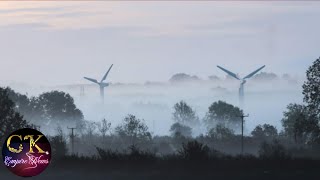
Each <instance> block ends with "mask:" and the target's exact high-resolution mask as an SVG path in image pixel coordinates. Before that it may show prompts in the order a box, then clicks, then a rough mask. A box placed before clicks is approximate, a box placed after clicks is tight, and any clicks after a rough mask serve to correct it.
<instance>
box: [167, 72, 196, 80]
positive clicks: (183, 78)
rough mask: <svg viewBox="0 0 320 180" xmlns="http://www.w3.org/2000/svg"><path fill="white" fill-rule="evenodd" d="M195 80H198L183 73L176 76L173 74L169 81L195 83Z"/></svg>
mask: <svg viewBox="0 0 320 180" xmlns="http://www.w3.org/2000/svg"><path fill="white" fill-rule="evenodd" d="M197 80H200V78H199V77H197V76H190V75H189V74H185V73H177V74H174V75H173V76H172V77H171V78H170V80H169V81H170V82H187V81H197Z"/></svg>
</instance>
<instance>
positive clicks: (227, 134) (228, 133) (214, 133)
mask: <svg viewBox="0 0 320 180" xmlns="http://www.w3.org/2000/svg"><path fill="white" fill-rule="evenodd" d="M208 135H209V136H210V137H211V138H214V139H220V140H222V139H231V138H232V137H234V136H235V134H234V131H233V130H232V129H229V128H227V127H225V126H223V125H222V124H217V125H216V127H214V128H211V129H210V130H209V132H208Z"/></svg>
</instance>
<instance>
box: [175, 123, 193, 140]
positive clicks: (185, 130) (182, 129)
mask: <svg viewBox="0 0 320 180" xmlns="http://www.w3.org/2000/svg"><path fill="white" fill-rule="evenodd" d="M170 132H171V134H172V136H176V135H182V136H185V137H191V135H192V129H191V128H190V127H189V126H185V125H182V124H180V123H174V124H172V126H171V127H170Z"/></svg>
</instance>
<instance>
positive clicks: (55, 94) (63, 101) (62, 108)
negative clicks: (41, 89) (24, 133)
mask: <svg viewBox="0 0 320 180" xmlns="http://www.w3.org/2000/svg"><path fill="white" fill-rule="evenodd" d="M38 103H39V106H40V107H41V109H42V111H43V118H44V119H47V120H49V121H50V120H56V121H58V122H59V121H65V122H66V121H67V122H68V121H75V122H76V121H80V120H82V119H83V114H82V112H81V111H80V110H79V109H78V108H77V107H76V105H75V104H74V100H73V98H72V97H71V96H70V95H69V94H67V93H64V92H61V91H51V92H46V93H43V94H41V95H40V96H39V97H38Z"/></svg>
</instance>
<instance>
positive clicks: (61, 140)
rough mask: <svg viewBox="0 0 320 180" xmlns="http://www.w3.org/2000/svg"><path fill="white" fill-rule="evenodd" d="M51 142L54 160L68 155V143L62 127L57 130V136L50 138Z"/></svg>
mask: <svg viewBox="0 0 320 180" xmlns="http://www.w3.org/2000/svg"><path fill="white" fill-rule="evenodd" d="M49 142H50V145H51V150H52V157H53V158H54V159H60V158H63V157H64V156H66V155H67V153H68V148H67V141H66V139H65V137H64V134H63V132H62V129H61V127H60V126H58V128H57V135H55V136H53V137H50V138H49Z"/></svg>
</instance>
